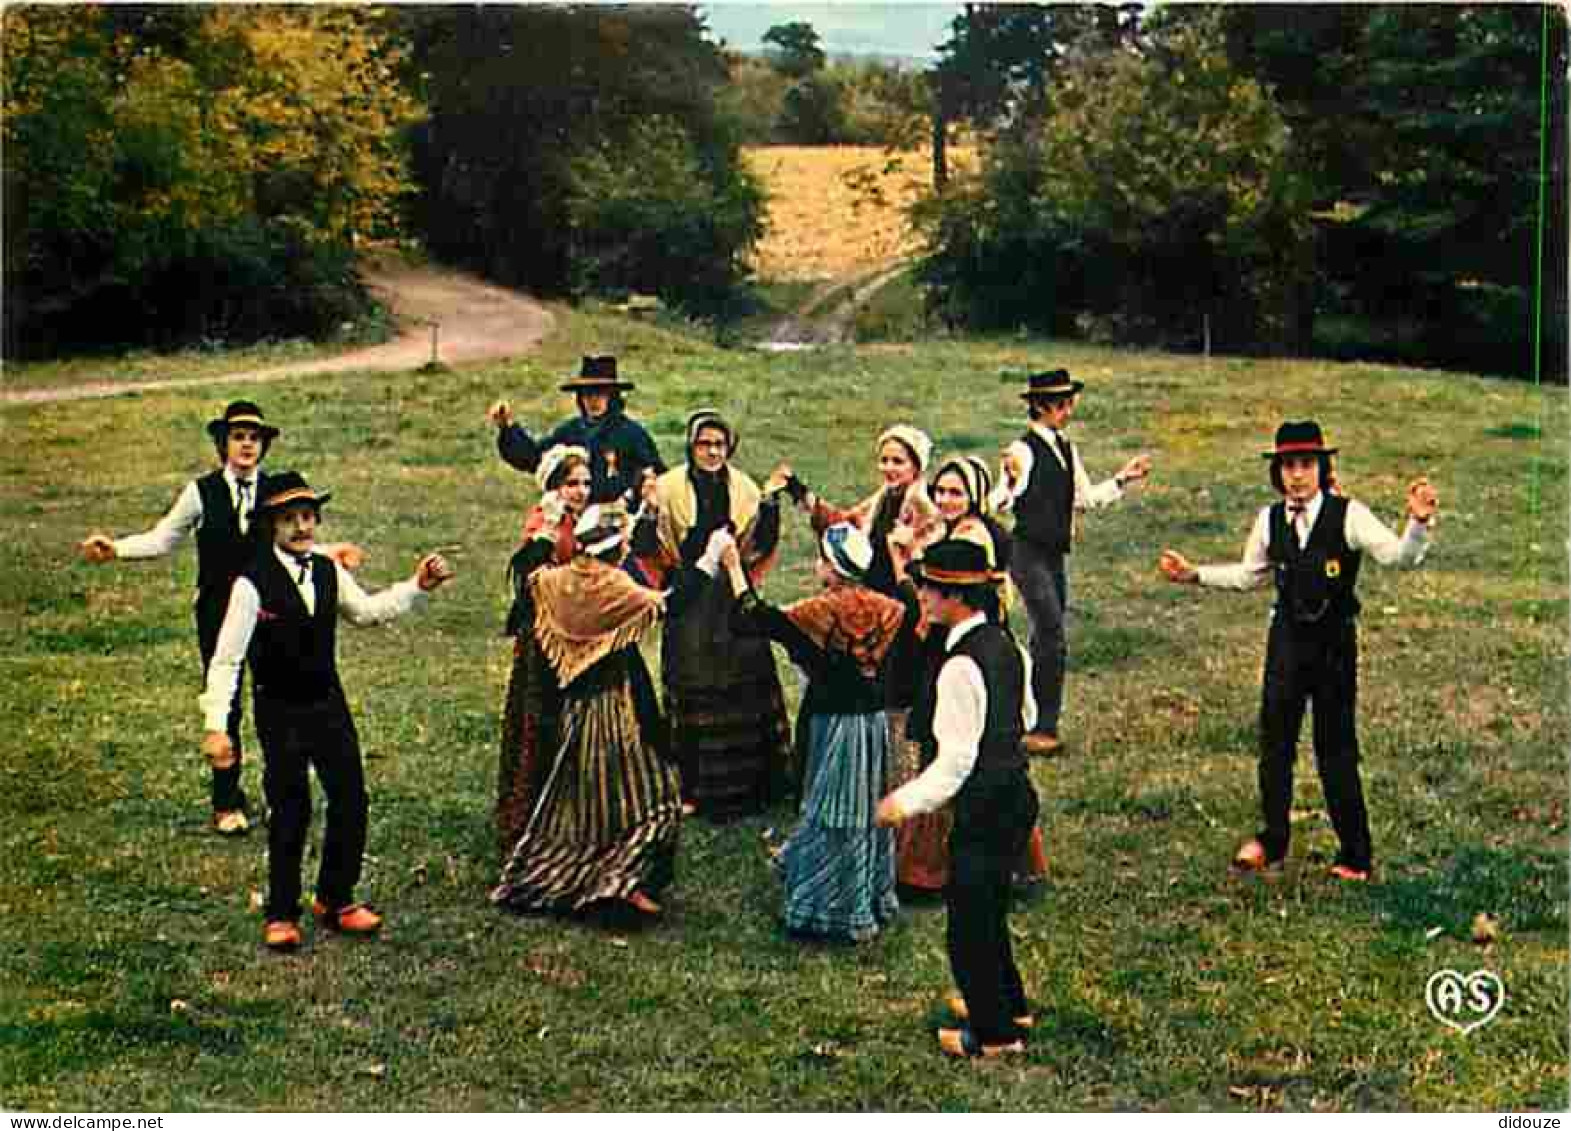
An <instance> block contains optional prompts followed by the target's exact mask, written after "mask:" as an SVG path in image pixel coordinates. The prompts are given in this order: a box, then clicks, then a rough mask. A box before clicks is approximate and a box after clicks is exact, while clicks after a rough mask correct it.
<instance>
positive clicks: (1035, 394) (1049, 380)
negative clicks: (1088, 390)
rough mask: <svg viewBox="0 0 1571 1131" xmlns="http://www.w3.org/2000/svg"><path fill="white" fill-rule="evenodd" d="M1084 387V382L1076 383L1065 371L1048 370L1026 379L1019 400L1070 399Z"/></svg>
mask: <svg viewBox="0 0 1571 1131" xmlns="http://www.w3.org/2000/svg"><path fill="white" fill-rule="evenodd" d="M1085 387H1086V385H1085V382H1084V381H1076V380H1075V379H1074V378H1073V377H1071V376H1070V375H1069V370H1067V369H1048V370H1045V371H1043V372H1041V373H1033V374H1031V375H1030V376H1029V377H1027V378H1026V389H1025V392H1023V393H1021V394H1020V398H1021V399H1022V400H1027V401H1031V400H1037V399H1039V398H1047V397H1072V396H1074V395H1075V394H1076V393H1078V392H1079V391H1080V390H1081V389H1083V388H1085Z"/></svg>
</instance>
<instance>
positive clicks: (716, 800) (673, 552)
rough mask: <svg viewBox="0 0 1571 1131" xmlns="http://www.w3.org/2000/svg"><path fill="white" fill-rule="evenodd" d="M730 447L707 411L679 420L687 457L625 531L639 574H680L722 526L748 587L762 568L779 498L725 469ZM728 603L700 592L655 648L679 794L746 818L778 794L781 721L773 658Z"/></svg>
mask: <svg viewBox="0 0 1571 1131" xmlns="http://www.w3.org/2000/svg"><path fill="white" fill-rule="evenodd" d="M736 446H737V434H736V429H735V428H734V427H733V426H732V425H731V424H730V423H729V422H728V421H726V420H725V419H724V418H722V417H721V416H720V415H719V414H718V413H716V412H714V411H712V410H709V409H702V410H700V411H698V412H695V413H693V415H692V416H691V417H689V418H688V425H687V456H688V458H687V462H686V463H684V464H682V465H681V466H679V467H674V468H672V469H671V470H670V471H668V472H666V473H665V474H664V475H662V476H660V478H659V480H658V481H657V483H656V487H655V498H654V503H653V506H652V507H650V506H648V505H646V507H645V514H644V521H643V522H642V523H641V524H640V529H639V532H638V534H637V535H636V536H635V548H636V552H637V553H638V554H639V555H640V557H641V564H643V565H644V567H645V572H646V575H648V576H650V577H651V578H658V577H659V576H661V575H662V574H664V573H667V572H669V571H673V570H679V569H681V568H684V567H691V565H692V564H693V562H694V561H695V560H696V559H697V556H698V555H699V554H700V552H702V550H703V549H704V547H705V546H706V545H707V543H708V539H709V537H710V535H711V534H712V533H713V532H714V531H716V530H722V529H725V530H729V531H731V532H732V533H733V534H734V535H735V538H736V542H737V545H738V552H739V553H740V555H741V558H742V566H743V568H744V569H745V570H746V571H747V573H748V575H749V576H750V577H752V578H753V579H754V580H755V581H757V580H759V579H761V578H762V577H763V575H764V574H765V573H766V572H767V571H768V569H769V567H770V566H771V565H772V564H773V562H774V558H775V551H776V549H777V545H778V542H779V535H780V507H779V492H778V490H775V489H774V488H775V486H776V485H775V484H773V483H772V484H771V490H770V491H768V492H767V493H766V492H763V491H760V489H759V487H758V485H757V484H755V483H754V482H753V480H752V479H750V478H749V477H748V476H747V475H746V474H744V473H743V472H742V471H741V470H740V469H738V468H736V467H733V466H731V463H730V461H731V457H732V455H733V454H734V453H735V452H736ZM778 486H780V487H783V486H784V480H781V481H780V482H779V484H778ZM651 512H652V516H651ZM735 603H736V598H735V597H733V596H732V595H731V593H730V591H729V589H728V588H727V587H726V586H723V585H715V586H709V587H707V588H705V589H704V590H703V591H702V592H701V593H699V594H698V595H697V596H696V597H695V598H694V599H693V601H692V602H691V603H690V604H689V605H688V606H687V607H686V608H685V609H684V610H683V611H682V612H680V613H678V614H674V615H672V616H671V617H670V619H669V620H668V621H667V623H666V626H665V631H664V634H663V636H662V639H661V648H660V663H661V673H662V677H663V679H664V683H665V704H666V712H667V714H668V715H669V717H670V727H671V749H672V750H673V751H674V752H675V753H676V756H677V758H678V759H679V761H680V763H681V769H682V794H683V799H684V801H685V802H687V804H688V806H689V807H690V811H696V812H698V813H699V814H701V815H702V816H703V817H705V818H706V819H708V820H713V821H726V820H730V819H732V818H735V817H741V816H746V815H749V814H753V813H758V812H760V811H762V810H763V809H765V808H767V807H768V806H769V805H770V804H772V803H773V802H775V801H777V800H780V799H781V798H782V797H784V796H785V795H786V794H788V793H789V792H790V781H791V769H790V761H791V744H790V726H789V724H788V722H787V720H786V708H785V695H784V693H783V692H782V690H781V687H780V676H779V674H778V673H777V671H776V669H775V658H774V655H773V654H772V652H771V651H770V647H769V642H768V641H767V640H762V639H759V638H757V637H744V636H737V635H736V634H735V633H734V632H733V631H732V629H731V610H732V607H733V606H734V605H735Z"/></svg>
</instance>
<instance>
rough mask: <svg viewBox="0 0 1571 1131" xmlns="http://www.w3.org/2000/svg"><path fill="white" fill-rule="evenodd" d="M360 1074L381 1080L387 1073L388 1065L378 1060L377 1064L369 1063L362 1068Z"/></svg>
mask: <svg viewBox="0 0 1571 1131" xmlns="http://www.w3.org/2000/svg"><path fill="white" fill-rule="evenodd" d="M360 1075H362V1076H369V1077H371V1079H373V1080H380V1079H382V1078H383V1077H385V1076H386V1075H387V1065H386V1064H383V1063H382V1062H381V1061H377V1062H376V1063H375V1064H367V1065H366V1066H365V1067H363V1068H362V1069H360Z"/></svg>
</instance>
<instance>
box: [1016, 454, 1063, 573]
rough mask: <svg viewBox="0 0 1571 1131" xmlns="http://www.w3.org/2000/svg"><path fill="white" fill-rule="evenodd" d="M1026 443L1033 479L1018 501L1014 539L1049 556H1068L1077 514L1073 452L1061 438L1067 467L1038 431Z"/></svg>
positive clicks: (1027, 484) (1027, 483)
mask: <svg viewBox="0 0 1571 1131" xmlns="http://www.w3.org/2000/svg"><path fill="white" fill-rule="evenodd" d="M1023 439H1024V441H1025V445H1026V447H1028V448H1030V449H1031V477H1030V478H1029V479H1028V480H1027V481H1026V489H1025V490H1024V491H1022V492H1021V493H1020V497H1019V498H1017V499H1016V500H1015V504H1014V511H1015V537H1016V538H1023V539H1025V540H1026V541H1027V542H1030V543H1031V544H1032V545H1033V546H1036V547H1038V548H1040V549H1043V550H1046V551H1048V552H1049V553H1054V554H1067V553H1069V542H1070V521H1071V519H1072V518H1073V517H1074V513H1075V475H1074V466H1075V454H1074V448H1072V447H1070V444H1069V439H1068V438H1067V437H1065V436H1060V437H1059V440H1060V442H1061V443H1062V444H1063V447H1064V459H1065V460H1067V461H1068V463H1069V466H1068V467H1065V466H1064V465H1063V464H1061V463H1059V462H1058V456H1056V455H1055V454H1053V449H1052V448H1050V447H1049V446H1048V443H1047V441H1046V440H1044V439H1042V437H1041V436H1039V435H1037V433H1036V431H1035V429H1033V430H1031V431H1029V432H1027V433H1026V434H1025V436H1024V437H1023Z"/></svg>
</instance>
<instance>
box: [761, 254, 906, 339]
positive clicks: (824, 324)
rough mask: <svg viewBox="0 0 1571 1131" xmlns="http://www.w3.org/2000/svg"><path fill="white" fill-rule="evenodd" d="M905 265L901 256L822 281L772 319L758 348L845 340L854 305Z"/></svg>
mask: <svg viewBox="0 0 1571 1131" xmlns="http://www.w3.org/2000/svg"><path fill="white" fill-rule="evenodd" d="M909 266H910V264H909V263H908V262H906V261H905V260H901V261H899V262H896V263H885V264H883V265H881V266H880V267H878V268H877V269H875V270H873V271H871V272H867V273H864V274H862V275H859V276H856V277H854V278H850V279H836V280H834V281H832V282H829V283H825V284H824V285H823V286H821V287H819V288H817V289H816V290H814V291H813V293H812V294H810V295H809V296H808V297H807V301H805V302H804V303H802V305H800V306H799V307H797V308H796V309H795V310H794V311H792V312H791V315H790V317H788V318H785V319H782V320H781V321H780V322H778V323H776V324H775V326H774V327H773V328H772V329H771V330H770V331H769V340H768V341H766V342H760V343H759V348H760V349H771V348H774V349H780V348H791V347H795V348H808V347H812V346H822V345H834V344H836V343H840V342H845V341H848V340H849V339H850V336H851V323H852V322H853V321H854V320H855V318H856V312H857V308H858V307H860V306H862V305H863V304H864V303H866V302H867V300H868V299H870V298H872V297H873V295H874V294H876V293H877V292H878V291H879V290H881V289H882V288H883V287H884V286H885V285H887V284H888V283H890V282H892V281H893V280H894V279H895V278H897V277H898V276H899V275H900V274H901V272H903V271H905V270H906V269H907V268H908V267H909Z"/></svg>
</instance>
